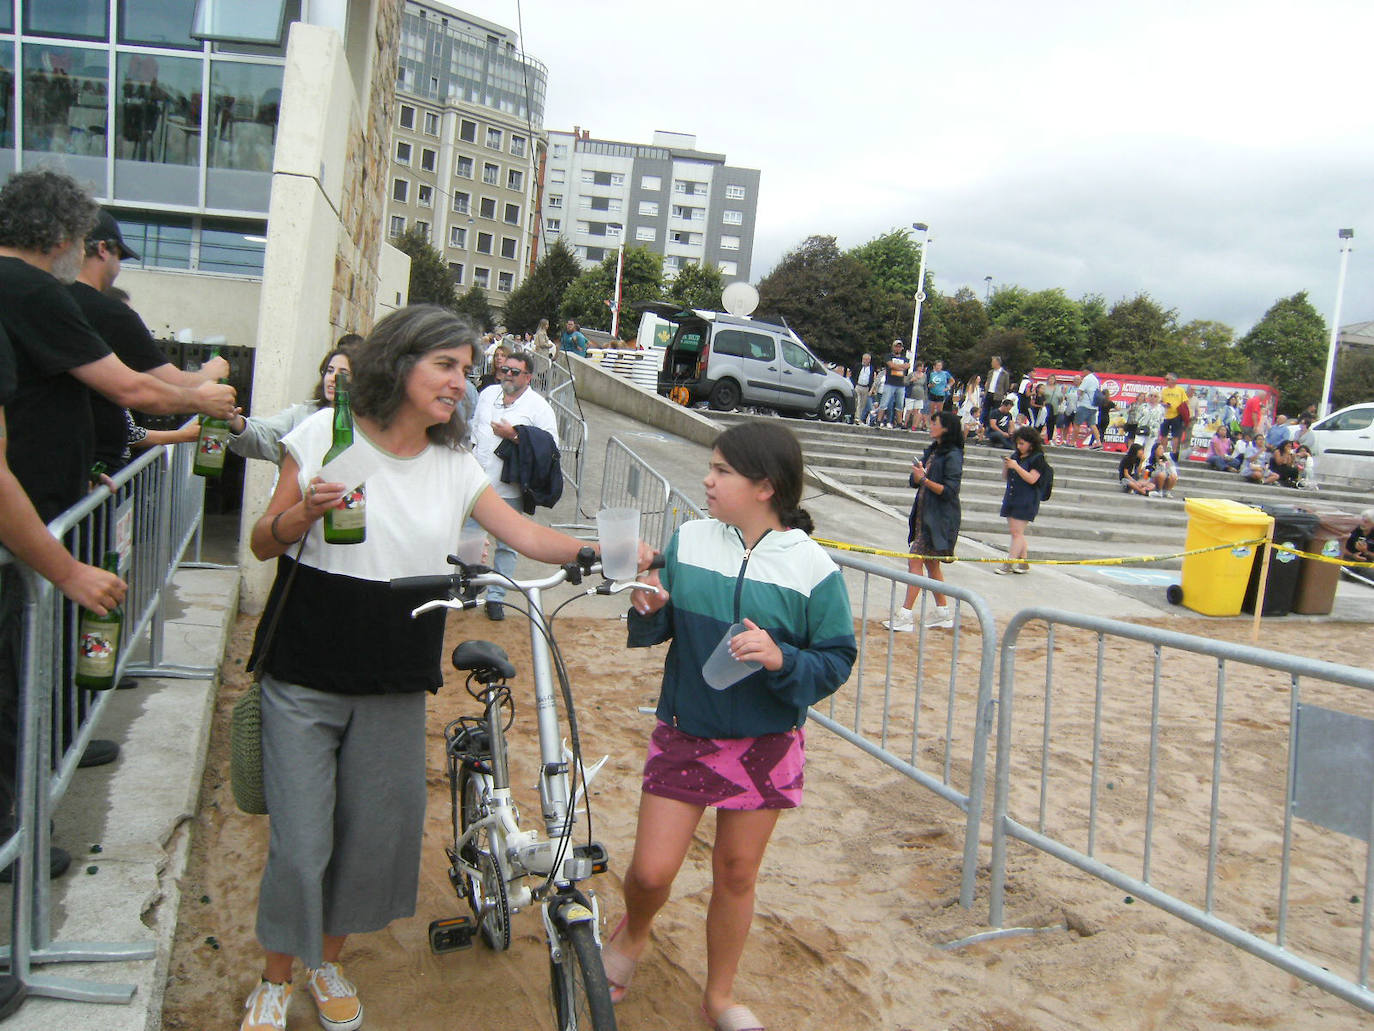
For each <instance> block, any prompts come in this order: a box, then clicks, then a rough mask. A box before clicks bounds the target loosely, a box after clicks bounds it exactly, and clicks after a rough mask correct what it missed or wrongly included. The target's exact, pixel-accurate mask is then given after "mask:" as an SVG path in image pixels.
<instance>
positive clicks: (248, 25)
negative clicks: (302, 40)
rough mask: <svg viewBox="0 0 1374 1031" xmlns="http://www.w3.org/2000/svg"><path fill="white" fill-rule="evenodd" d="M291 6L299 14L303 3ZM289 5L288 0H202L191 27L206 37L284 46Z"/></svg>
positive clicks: (198, 3)
mask: <svg viewBox="0 0 1374 1031" xmlns="http://www.w3.org/2000/svg"><path fill="white" fill-rule="evenodd" d="M291 6H292V7H294V9H295V17H296V18H299V17H300V4H299V3H295V4H293V5H291ZM286 8H287V3H286V0H252V2H251V3H245V2H244V0H238V2H236V3H232V4H228V3H223V2H222V0H198V2H197V3H196V9H195V20H194V24H193V26H192V28H191V31H192V33H194V34H195V35H196V36H198V37H200V38H202V39H213V40H217V41H220V42H227V43H246V44H257V45H259V46H268V47H276V48H280V47H282V46H283V45H284V41H285V37H286V21H287V15H288V13H289V12H288V11H287V10H286Z"/></svg>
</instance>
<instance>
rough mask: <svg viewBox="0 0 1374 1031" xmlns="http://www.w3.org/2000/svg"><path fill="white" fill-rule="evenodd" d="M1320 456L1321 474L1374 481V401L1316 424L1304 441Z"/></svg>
mask: <svg viewBox="0 0 1374 1031" xmlns="http://www.w3.org/2000/svg"><path fill="white" fill-rule="evenodd" d="M1304 440H1305V441H1306V442H1307V444H1308V446H1309V447H1310V448H1311V449H1312V454H1314V455H1316V456H1317V459H1318V462H1317V466H1318V475H1319V476H1320V477H1321V478H1322V479H1323V480H1325V479H1326V478H1327V477H1329V476H1335V477H1338V478H1339V479H1342V480H1350V481H1352V482H1367V481H1374V401H1363V402H1361V403H1360V404H1356V405H1348V406H1347V407H1345V408H1342V409H1341V410H1340V411H1338V412H1332V413H1331V414H1330V415H1328V416H1327V417H1326V418H1325V419H1321V420H1319V421H1317V422H1315V423H1313V424H1312V428H1311V429H1310V430H1308V431H1307V436H1306V437H1305V438H1304Z"/></svg>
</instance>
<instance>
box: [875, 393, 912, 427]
mask: <svg viewBox="0 0 1374 1031" xmlns="http://www.w3.org/2000/svg"><path fill="white" fill-rule="evenodd" d="M905 400H906V387H905V386H903V385H902V384H900V383H898V384H895V385H893V384H887V383H884V384H883V400H882V403H881V404H880V405H879V406H878V410H879V414H880V415H882V416H884V417H886V419H887V421H888V422H893V423H895V422H896V421H897V413H898V412H900V411H901V410H902V402H904V401H905Z"/></svg>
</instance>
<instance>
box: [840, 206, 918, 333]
mask: <svg viewBox="0 0 1374 1031" xmlns="http://www.w3.org/2000/svg"><path fill="white" fill-rule="evenodd" d="M848 253H849V254H850V256H851V257H854V258H857V259H858V260H859V261H861V262H863V263H864V265H865V266H866V267H867V268H868V271H869V275H870V277H871V281H872V283H873V286H874V287H876V288H877V289H878V290H881V291H882V292H883V293H889V294H900V295H901V296H903V297H906V298H908V299H910V300H913V301H914V299H915V296H916V277H917V276H918V275H919V274H920V269H921V245H920V244H918V243H917V242H916V241H915V240H914V239H913V238H912V236H911V233H910V232H909V231H907V230H905V229H891V230H889V231H888V232H886V233H883V234H882V235H881V236H875V237H874V238H873V239H871V240H869V241H868V242H867V243H864V244H860V245H859V246H858V247H853V248H851V249H850V250H849V252H848ZM926 280H927V282H929V280H930V275H929V270H927V275H926ZM926 293H927V294H929V293H930V288H929V287H928V286H927V288H926ZM911 315H912V312H911V311H910V310H908V311H907V325H908V326H910V325H911ZM903 339H905V337H903Z"/></svg>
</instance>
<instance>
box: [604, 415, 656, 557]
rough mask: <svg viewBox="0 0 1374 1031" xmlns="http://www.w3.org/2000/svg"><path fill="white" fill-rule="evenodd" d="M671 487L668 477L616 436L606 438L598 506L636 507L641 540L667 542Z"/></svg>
mask: <svg viewBox="0 0 1374 1031" xmlns="http://www.w3.org/2000/svg"><path fill="white" fill-rule="evenodd" d="M670 489H671V488H670V487H669V485H668V480H667V478H666V477H664V476H662V475H660V474H659V473H658V472H657V471H656V470H655V469H654V467H653V466H651V465H650V464H649V463H648V462H646V461H644V459H642V458H640V457H639V456H638V455H637V454H635V453H634V452H633V451H631V450H630V449H629V448H628V447H626V446H625V445H624V444H623V443H621V441H620V439H619V438H618V437H611V438H610V439H609V440H607V441H606V461H605V464H604V465H603V466H602V469H601V507H602V508H637V509H639V536H640V538H641V539H642V540H646V541H664V542H665V543H666V538H665V537H664V527H665V526H666V525H667V518H666V516H667V512H668V494H669V491H670ZM669 536H671V534H669Z"/></svg>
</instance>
